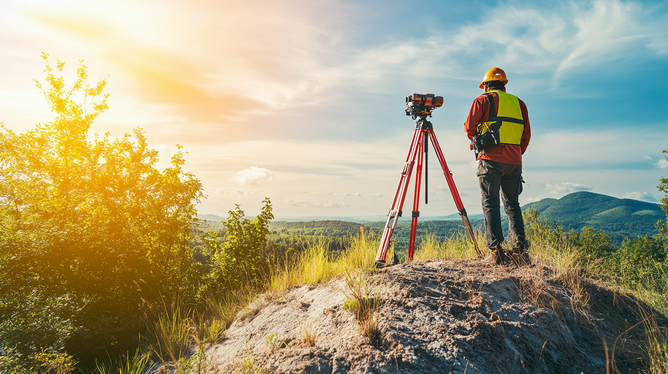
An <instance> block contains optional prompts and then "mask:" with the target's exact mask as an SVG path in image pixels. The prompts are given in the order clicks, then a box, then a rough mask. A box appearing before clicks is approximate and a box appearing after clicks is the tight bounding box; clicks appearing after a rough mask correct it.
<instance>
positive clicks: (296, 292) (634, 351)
mask: <svg viewBox="0 0 668 374" xmlns="http://www.w3.org/2000/svg"><path fill="white" fill-rule="evenodd" d="M366 277H368V278H369V279H370V280H371V283H373V282H374V281H375V282H376V283H380V288H374V287H373V286H371V287H370V289H369V290H370V293H369V295H368V296H369V297H370V298H372V297H373V296H374V291H375V290H380V297H381V299H382V306H381V307H380V310H379V312H378V314H377V316H376V317H377V318H378V324H379V326H380V330H381V331H382V334H381V335H380V338H379V339H370V338H369V336H367V335H370V336H371V337H372V338H373V337H374V336H373V335H371V334H365V333H364V332H363V330H362V329H361V327H360V326H361V323H360V321H358V319H357V318H356V315H355V313H354V312H353V310H351V309H350V308H346V307H344V303H346V299H347V298H352V291H351V288H350V286H348V285H347V283H346V282H345V280H344V279H343V278H344V277H342V276H339V277H336V278H334V279H332V280H331V281H329V282H326V283H322V284H318V285H311V286H304V287H300V288H294V289H292V290H289V291H287V292H285V293H283V294H281V295H274V296H271V297H269V296H263V297H260V298H259V299H258V300H256V302H255V303H254V304H253V305H251V306H249V307H248V308H247V309H246V310H244V311H243V312H242V313H241V314H240V316H239V318H238V320H237V321H235V322H234V323H233V324H232V326H231V327H230V328H229V329H228V330H227V331H226V337H225V340H224V341H222V342H221V343H219V344H216V345H213V346H211V347H210V348H209V350H208V357H209V358H210V359H211V369H210V370H209V373H233V372H235V371H236V372H240V373H471V374H472V373H577V374H579V373H606V372H607V371H606V368H607V369H610V372H612V365H613V362H614V364H615V365H616V367H617V369H618V370H619V371H620V372H622V373H626V372H632V373H638V372H640V371H641V369H642V368H643V365H644V364H646V363H645V362H643V360H644V356H645V355H646V354H645V353H644V352H643V351H642V348H641V347H642V346H643V344H644V342H643V340H642V339H643V338H642V333H643V331H644V330H643V325H642V324H640V325H639V326H637V327H635V328H633V329H631V330H630V331H626V330H627V329H629V328H630V327H632V326H633V325H635V324H636V323H637V322H639V321H641V319H639V318H638V313H637V312H638V310H639V308H640V307H639V306H638V304H637V303H635V302H634V301H633V300H632V299H630V298H628V297H626V296H620V295H617V294H614V293H612V292H610V291H608V290H606V289H604V288H599V287H598V286H597V285H596V284H594V283H592V282H588V281H584V280H581V279H580V278H577V277H570V278H568V277H565V276H563V275H562V276H560V277H555V275H554V274H553V273H552V271H551V270H550V269H549V268H547V267H544V266H533V267H522V268H515V267H495V266H491V265H489V264H486V263H484V262H482V261H479V260H457V261H446V262H443V261H429V262H423V263H412V264H402V265H396V266H392V267H389V268H387V269H386V270H385V271H383V272H376V273H369V274H367V275H366ZM618 338H619V339H618ZM613 348H614V361H612V355H613ZM606 352H607V354H606Z"/></svg>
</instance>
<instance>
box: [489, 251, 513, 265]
mask: <svg viewBox="0 0 668 374" xmlns="http://www.w3.org/2000/svg"><path fill="white" fill-rule="evenodd" d="M490 252H492V253H491V254H490V255H489V256H487V257H485V261H486V262H489V263H491V264H493V265H503V264H504V263H505V262H507V261H508V257H506V254H505V253H504V252H503V248H501V247H498V248H490Z"/></svg>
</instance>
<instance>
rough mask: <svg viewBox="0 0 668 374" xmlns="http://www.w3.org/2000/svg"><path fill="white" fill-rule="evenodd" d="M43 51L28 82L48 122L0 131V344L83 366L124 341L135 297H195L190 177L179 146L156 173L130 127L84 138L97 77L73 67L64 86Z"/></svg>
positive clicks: (123, 346) (193, 185)
mask: <svg viewBox="0 0 668 374" xmlns="http://www.w3.org/2000/svg"><path fill="white" fill-rule="evenodd" d="M43 58H44V60H45V61H46V69H45V74H46V80H45V82H44V83H41V82H36V85H37V87H38V88H39V89H40V90H41V91H42V93H43V94H44V96H45V98H46V100H47V102H48V104H49V105H50V106H51V108H52V111H53V112H54V113H55V115H56V117H55V119H54V120H53V121H52V122H50V123H47V124H44V125H43V124H40V125H37V126H36V127H35V128H34V129H32V130H29V131H27V132H25V133H19V134H17V133H14V132H13V131H11V130H9V129H7V128H5V127H4V126H3V127H2V131H1V132H0V219H1V220H2V226H1V228H0V230H1V231H0V318H1V319H0V320H1V321H2V324H1V325H0V341H1V342H2V343H0V344H2V347H3V348H5V349H9V348H11V349H13V350H16V352H17V353H18V354H20V356H21V357H26V356H28V355H30V354H33V353H34V352H36V351H37V350H39V349H40V348H44V349H48V350H50V351H52V352H54V353H57V354H61V353H68V354H71V355H73V356H74V357H75V358H76V359H77V360H79V361H81V362H83V363H84V364H85V365H88V367H90V366H91V365H94V360H95V358H101V357H106V356H107V355H108V354H112V355H113V354H115V352H125V351H127V350H128V349H130V348H132V346H133V345H134V344H136V336H137V332H138V331H141V326H142V323H141V319H140V310H139V309H140V308H139V307H140V305H141V304H142V303H149V304H150V303H155V302H160V301H161V298H167V299H171V298H174V297H176V296H177V295H182V294H188V295H193V294H195V293H196V292H195V290H196V289H197V288H198V287H199V286H200V284H199V282H198V280H197V279H198V274H199V273H198V272H200V271H201V269H200V268H199V267H198V264H197V263H196V262H194V261H193V260H192V254H191V251H190V246H189V240H190V238H191V237H192V235H193V230H192V228H193V227H195V223H196V220H197V219H196V210H195V203H196V202H198V201H199V199H200V198H201V197H202V196H203V195H202V185H201V183H200V182H199V180H197V178H195V176H194V175H192V174H190V173H188V172H185V171H184V170H183V165H184V162H185V160H184V153H183V152H182V151H180V150H179V152H177V153H176V154H175V155H174V156H173V157H172V160H171V166H170V167H168V168H166V169H165V170H162V171H160V170H158V168H157V162H158V154H157V152H156V151H155V150H152V149H150V148H149V147H148V144H147V141H146V138H145V136H144V134H143V132H142V131H140V130H136V131H135V132H134V134H133V135H128V134H126V135H125V136H124V137H122V138H121V139H115V140H112V139H111V138H110V137H109V135H108V134H107V135H106V136H104V137H102V138H101V137H99V136H98V135H94V136H91V135H89V131H90V127H91V125H92V124H93V121H94V120H95V119H96V118H98V117H99V116H100V115H101V114H102V113H103V112H104V111H105V110H106V109H107V108H108V106H107V97H108V94H105V93H104V88H105V86H106V80H100V81H99V82H98V83H97V84H96V85H94V86H90V85H89V84H88V83H87V77H88V75H87V71H86V66H85V65H83V63H82V64H81V66H80V67H79V69H78V70H77V78H76V80H75V82H74V84H73V85H72V86H71V87H67V85H66V84H65V80H64V78H63V76H62V73H63V67H64V65H65V63H63V62H61V61H58V62H57V65H56V68H55V69H54V68H53V67H52V66H51V65H50V63H49V60H48V56H47V55H43Z"/></svg>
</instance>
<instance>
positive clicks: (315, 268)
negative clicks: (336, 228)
mask: <svg viewBox="0 0 668 374" xmlns="http://www.w3.org/2000/svg"><path fill="white" fill-rule="evenodd" d="M378 244H379V243H378V238H377V237H376V236H375V235H373V233H369V232H365V231H364V230H361V231H360V233H359V235H357V236H356V237H355V238H353V240H352V241H351V244H350V247H348V248H347V249H346V250H345V251H342V252H339V253H332V252H330V251H329V245H328V243H327V242H326V241H325V240H324V239H318V240H316V241H314V242H313V243H311V245H310V246H309V248H308V249H307V250H306V251H305V252H304V253H302V255H301V257H300V258H299V260H298V261H296V262H294V263H292V264H286V265H285V266H284V267H282V268H277V269H274V272H273V273H272V276H271V279H270V281H269V284H268V287H267V291H268V292H270V293H277V292H282V291H285V290H288V289H290V288H292V287H294V286H303V285H306V284H316V283H320V282H324V281H327V280H329V279H331V278H332V277H334V276H335V275H337V274H341V273H343V272H345V271H347V270H353V269H361V270H371V269H373V268H374V260H375V258H376V251H377V249H378Z"/></svg>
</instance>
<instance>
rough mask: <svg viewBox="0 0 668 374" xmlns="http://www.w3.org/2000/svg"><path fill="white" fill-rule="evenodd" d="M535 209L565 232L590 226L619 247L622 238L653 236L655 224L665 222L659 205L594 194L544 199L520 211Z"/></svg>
mask: <svg viewBox="0 0 668 374" xmlns="http://www.w3.org/2000/svg"><path fill="white" fill-rule="evenodd" d="M529 208H533V209H535V210H536V211H537V212H538V213H539V215H540V216H541V217H547V218H549V219H550V220H552V221H554V222H556V223H557V224H559V225H560V226H562V227H563V228H564V231H570V230H572V229H573V230H578V231H579V230H582V228H583V227H584V226H589V227H591V228H593V229H595V230H600V231H605V232H606V233H608V234H611V236H612V239H613V242H614V243H615V244H620V243H621V242H622V240H623V238H625V237H634V238H635V237H637V236H645V235H655V234H657V233H658V232H657V230H656V228H655V227H654V224H655V223H656V221H657V220H659V219H663V218H666V214H665V213H664V212H663V211H662V210H661V207H660V206H659V205H658V204H654V203H648V202H644V201H639V200H632V199H618V198H616V197H612V196H607V195H601V194H597V193H593V192H584V191H582V192H574V193H572V194H569V195H566V196H564V197H562V198H561V199H543V200H540V201H536V202H534V203H529V204H526V205H525V206H523V207H522V210H526V209H529Z"/></svg>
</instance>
